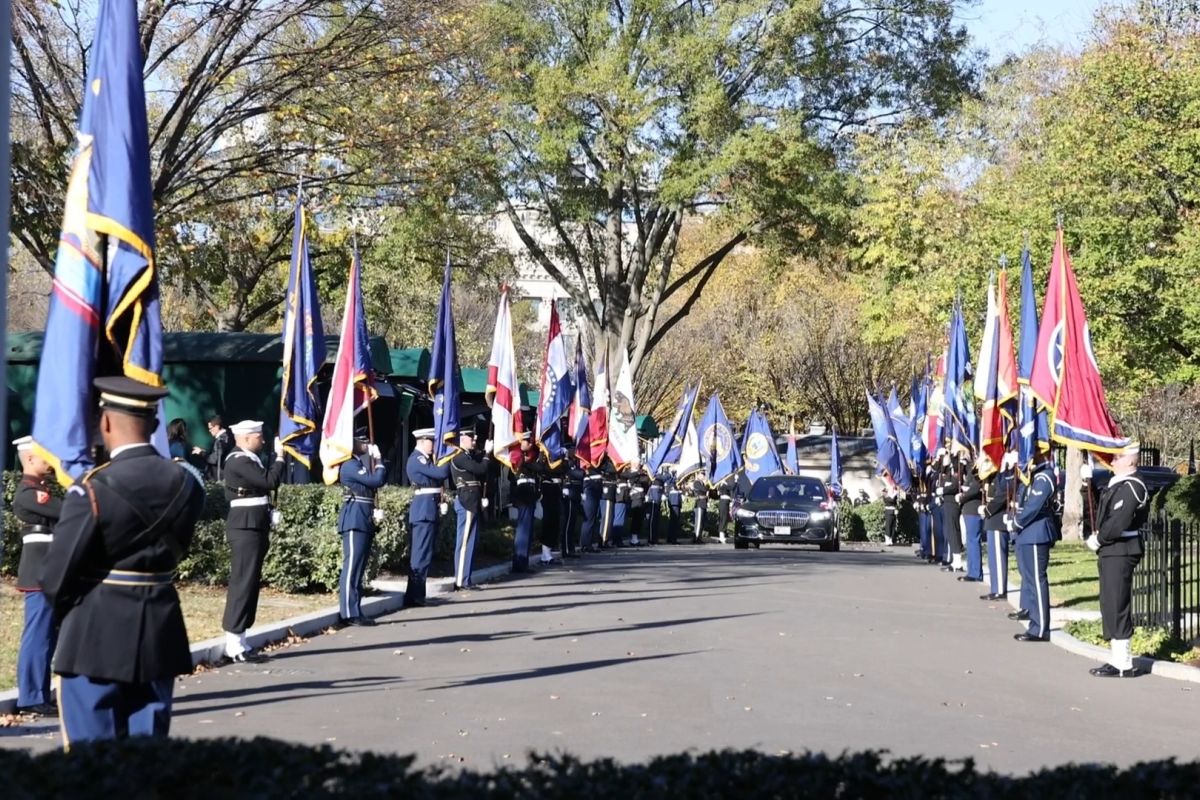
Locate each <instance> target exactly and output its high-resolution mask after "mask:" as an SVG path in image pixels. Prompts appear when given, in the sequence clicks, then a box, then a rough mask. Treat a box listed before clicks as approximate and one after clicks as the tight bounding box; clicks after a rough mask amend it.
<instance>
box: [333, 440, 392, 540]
mask: <svg viewBox="0 0 1200 800" xmlns="http://www.w3.org/2000/svg"><path fill="white" fill-rule="evenodd" d="M386 479H387V467H385V466H384V465H383V464H382V463H380V464H376V465H375V467H374V469H372V468H371V467H369V466H368V465H367V463H366V462H365V461H364V460H363V457H362V456H359V457H356V458H351V459H349V460H347V461H343V462H342V466H341V468H340V469H339V470H338V483H340V484H341V485H342V510H341V513H339V514H338V530H339V531H341V532H343V533H345V532H346V531H363V532H364V533H374V532H375V516H374V512H375V491H376V490H377V489H378V488H379V487H380V486H383V484H384V481H385V480H386Z"/></svg>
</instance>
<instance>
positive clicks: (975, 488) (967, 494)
mask: <svg viewBox="0 0 1200 800" xmlns="http://www.w3.org/2000/svg"><path fill="white" fill-rule="evenodd" d="M960 497H961V504H962V515H963V516H964V517H967V516H976V517H977V516H979V506H980V504H981V502H982V501H983V484H982V483H981V482H980V481H979V476H978V475H976V474H975V470H971V471H970V473H969V474H968V475H967V478H966V480H965V481H964V482H963V486H962V493H961V495H960Z"/></svg>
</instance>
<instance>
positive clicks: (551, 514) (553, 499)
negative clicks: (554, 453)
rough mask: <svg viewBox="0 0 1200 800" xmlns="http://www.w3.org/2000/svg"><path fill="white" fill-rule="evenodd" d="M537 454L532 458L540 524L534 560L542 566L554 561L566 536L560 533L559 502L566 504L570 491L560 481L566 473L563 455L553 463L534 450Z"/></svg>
mask: <svg viewBox="0 0 1200 800" xmlns="http://www.w3.org/2000/svg"><path fill="white" fill-rule="evenodd" d="M535 453H536V454H537V457H536V458H535V459H534V461H533V467H534V473H535V474H536V475H537V477H538V481H539V486H540V487H541V502H542V524H541V527H540V528H539V529H538V543H539V544H540V545H541V547H542V555H541V558H539V559H538V561H539V562H540V563H541V564H542V565H548V564H552V563H554V551H555V550H556V549H559V548H564V547H565V544H564V542H566V537H565V536H563V533H562V526H563V513H562V509H563V505H565V504H566V503H564V501H567V502H568V503H569V499H568V497H569V495H570V490H569V489H568V488H567V486H566V484H565V483H564V481H563V478H564V476H565V475H566V472H567V467H566V456H564V457H563V460H562V461H560V462H559V463H557V464H554V465H551V463H550V459H549V456H547V455H546V454H545V453H544V452H538V451H535Z"/></svg>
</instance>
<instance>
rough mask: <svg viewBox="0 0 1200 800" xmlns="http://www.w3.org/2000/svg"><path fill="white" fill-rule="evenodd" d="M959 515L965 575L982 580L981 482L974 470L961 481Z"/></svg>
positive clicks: (971, 578)
mask: <svg viewBox="0 0 1200 800" xmlns="http://www.w3.org/2000/svg"><path fill="white" fill-rule="evenodd" d="M959 497H960V501H961V512H960V513H961V515H962V528H963V538H964V539H965V540H966V547H967V575H966V577H967V578H968V579H969V580H972V581H982V580H983V547H982V545H983V542H982V539H983V517H981V516H979V508H980V506H981V505H982V503H983V484H982V483H981V482H980V480H979V476H978V475H977V474H976V473H975V471H974V470H971V472H970V474H969V475H968V476H967V479H966V481H964V482H963V487H962V494H961V495H960V496H959Z"/></svg>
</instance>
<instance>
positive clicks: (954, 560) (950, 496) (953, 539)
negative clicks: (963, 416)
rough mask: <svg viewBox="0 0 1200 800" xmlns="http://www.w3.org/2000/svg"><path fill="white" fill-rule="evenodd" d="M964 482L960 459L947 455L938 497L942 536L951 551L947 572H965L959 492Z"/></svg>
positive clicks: (943, 463)
mask: <svg viewBox="0 0 1200 800" xmlns="http://www.w3.org/2000/svg"><path fill="white" fill-rule="evenodd" d="M961 487H962V480H961V476H960V473H959V464H958V459H957V458H953V457H952V456H950V455H947V456H946V458H945V460H944V461H943V462H942V471H941V473H940V474H939V475H938V495H939V496H940V497H941V500H942V535H943V536H944V537H945V539H946V544H947V546H948V549H949V554H950V563H949V564H948V565H946V566H945V567H943V569H944V570H945V571H946V572H963V571H965V567H964V566H963V532H962V507H961V506H960V505H959V499H958V498H959V490H960V489H961Z"/></svg>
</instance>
